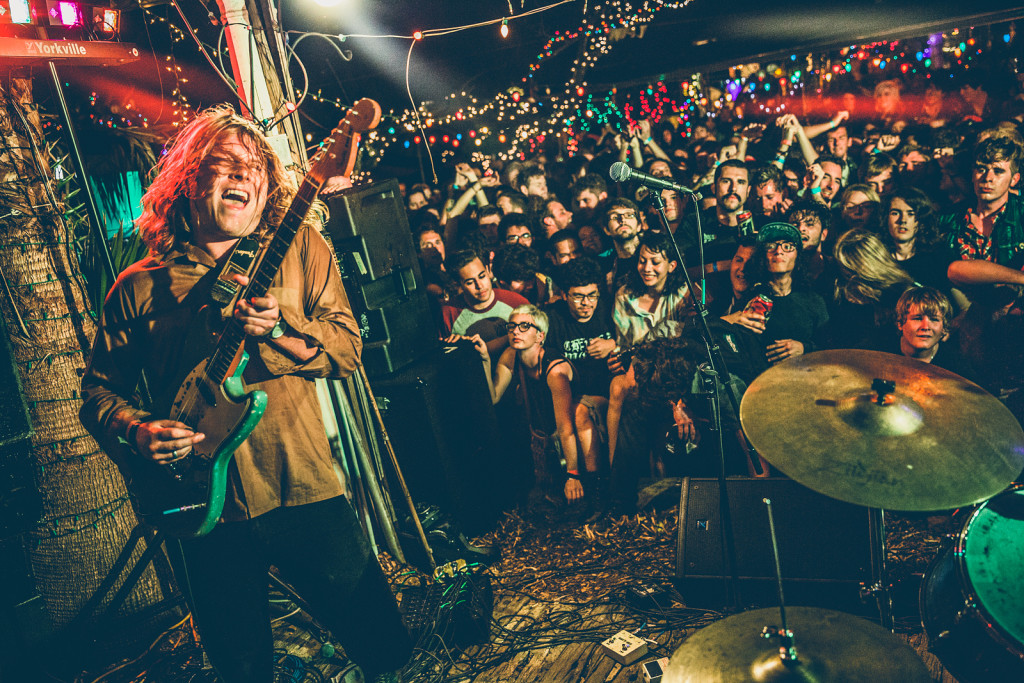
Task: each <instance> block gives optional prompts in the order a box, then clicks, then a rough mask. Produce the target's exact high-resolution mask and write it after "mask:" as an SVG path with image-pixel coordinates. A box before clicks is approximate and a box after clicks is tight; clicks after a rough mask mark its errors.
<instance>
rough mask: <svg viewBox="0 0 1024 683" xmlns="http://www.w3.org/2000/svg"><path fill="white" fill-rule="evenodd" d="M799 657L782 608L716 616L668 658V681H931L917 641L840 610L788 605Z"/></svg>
mask: <svg viewBox="0 0 1024 683" xmlns="http://www.w3.org/2000/svg"><path fill="white" fill-rule="evenodd" d="M786 617H787V619H786V622H787V624H786V625H787V626H788V627H789V630H790V631H792V632H793V645H794V646H795V647H796V651H797V661H796V662H789V663H783V661H782V659H781V657H780V656H779V646H780V640H779V638H778V637H777V636H773V637H771V638H765V637H764V636H762V635H761V633H762V630H763V628H764V627H765V626H770V627H773V628H775V627H778V626H779V624H780V621H779V610H778V608H768V609H758V610H753V611H751V612H744V613H743V614H736V615H733V616H731V617H727V618H725V619H722V620H721V621H716V622H715V623H713V624H711V625H710V626H706V627H705V628H702V629H701V630H699V631H697V632H696V633H694V634H693V635H692V636H690V637H689V638H687V639H686V641H685V642H684V643H683V644H682V645H680V646H679V649H677V650H676V651H675V653H674V654H673V655H672V658H671V659H670V660H669V663H668V668H667V669H666V670H665V676H664V678H662V683H740V682H741V681H742V682H748V681H749V682H751V683H760V682H762V681H772V682H773V683H774V682H779V683H782V682H786V681H807V682H811V681H813V682H819V681H820V682H822V683H824V681H843V682H844V683H878V681H900V683H929V682H930V681H931V680H932V677H931V675H930V674H929V673H928V669H927V667H925V665H924V662H922V661H921V659H920V657H918V655H917V653H916V652H914V649H913V648H911V647H910V646H909V645H907V644H906V643H904V642H903V641H901V640H900V639H899V638H897V637H896V636H894V635H893V634H891V633H889V632H888V631H886V630H885V629H884V628H882V627H881V626H877V625H875V624H872V623H871V622H870V621H867V620H865V619H861V618H860V617H855V616H853V615H850V614H844V613H842V612H835V611H833V610H827V609H816V608H813V607H787V608H786Z"/></svg>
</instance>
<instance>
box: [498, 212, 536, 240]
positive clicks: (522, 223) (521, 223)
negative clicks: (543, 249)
mask: <svg viewBox="0 0 1024 683" xmlns="http://www.w3.org/2000/svg"><path fill="white" fill-rule="evenodd" d="M498 235H499V236H500V239H501V242H502V243H504V244H521V245H523V246H524V247H529V248H531V249H532V248H533V232H532V231H531V230H530V221H529V219H527V218H526V216H525V214H521V213H510V214H508V215H506V216H505V217H504V218H502V219H501V222H500V223H499V224H498Z"/></svg>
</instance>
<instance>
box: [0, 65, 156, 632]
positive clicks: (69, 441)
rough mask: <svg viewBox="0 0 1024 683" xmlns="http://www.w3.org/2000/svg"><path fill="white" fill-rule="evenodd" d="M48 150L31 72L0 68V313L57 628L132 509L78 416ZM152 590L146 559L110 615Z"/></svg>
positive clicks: (81, 301) (69, 308) (73, 298)
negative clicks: (25, 418) (20, 395)
mask: <svg viewBox="0 0 1024 683" xmlns="http://www.w3.org/2000/svg"><path fill="white" fill-rule="evenodd" d="M46 157H47V146H46V144H45V142H44V139H43V133H42V128H41V125H40V117H39V113H38V110H37V107H36V105H35V103H34V101H33V95H32V82H31V80H30V79H28V78H22V77H18V76H13V77H7V78H5V79H4V81H3V82H0V274H2V278H0V313H2V315H3V317H4V320H5V321H6V324H7V329H8V330H9V331H10V335H11V346H12V347H13V350H14V351H13V353H14V361H15V364H16V366H17V367H18V369H19V373H20V376H21V381H22V386H23V392H24V399H25V401H26V403H27V405H28V408H29V416H30V418H31V422H32V426H33V428H34V430H35V433H34V435H33V436H32V437H31V454H32V458H33V461H34V464H35V466H36V470H35V473H36V485H37V488H38V490H39V493H40V496H41V498H42V514H41V516H40V519H39V522H38V525H37V526H36V527H35V528H34V529H32V530H31V531H29V532H28V533H27V534H26V535H25V537H24V538H25V543H26V545H27V548H28V552H29V556H30V558H31V563H32V569H33V572H34V575H35V580H36V589H37V591H38V592H39V594H40V595H41V596H42V597H43V600H44V602H45V604H46V607H47V611H48V612H49V615H50V617H51V620H52V622H53V625H54V626H55V627H57V628H60V627H62V626H65V625H67V624H68V623H69V622H70V621H71V620H72V619H73V618H74V617H75V616H76V615H77V614H78V613H79V611H80V610H81V608H82V606H83V604H85V603H86V602H87V601H88V600H89V598H90V597H91V596H92V595H93V594H94V593H95V591H96V588H97V586H98V585H99V584H100V583H101V582H102V581H103V580H104V578H106V576H107V574H108V573H109V572H110V570H111V567H112V566H113V565H114V562H115V560H116V558H117V557H118V554H119V553H120V552H121V550H122V548H123V547H124V545H125V542H126V540H127V539H128V537H129V534H130V532H131V531H132V529H133V528H134V527H135V524H136V518H135V513H134V510H133V509H132V506H131V504H130V502H129V501H128V494H127V492H126V490H125V485H124V480H123V479H122V478H121V475H120V473H119V472H118V470H117V467H116V466H115V465H114V463H113V462H112V461H111V460H110V458H108V457H107V456H106V454H105V453H103V451H101V450H100V448H99V446H98V445H97V443H96V442H95V441H94V440H93V438H92V437H91V436H89V434H88V433H87V432H86V431H85V429H84V428H83V427H82V425H81V423H80V422H79V420H78V410H79V408H80V407H81V403H82V401H81V397H80V388H81V377H82V374H83V371H84V369H85V365H86V360H87V357H86V356H87V354H88V352H89V349H90V348H91V343H92V339H93V336H94V335H95V332H96V324H95V322H94V320H93V318H92V317H91V315H90V313H89V310H88V306H89V304H88V301H87V300H86V298H85V296H84V292H85V290H84V286H83V280H82V275H81V270H80V267H79V263H78V260H77V258H76V256H75V255H74V253H73V245H72V244H71V239H72V234H71V230H70V228H69V227H68V225H66V224H65V222H64V220H63V214H64V211H65V207H64V206H63V205H61V204H60V203H59V201H58V200H57V198H56V197H55V196H54V193H53V192H54V184H53V182H52V180H51V175H52V174H51V172H50V164H49V159H48V158H46ZM142 549H143V548H142V547H141V546H140V547H139V548H138V549H137V550H136V552H135V557H136V558H137V557H138V555H139V554H141V551H142ZM118 584H120V580H119V582H118ZM162 592H163V591H162V589H161V585H160V582H159V581H158V579H157V576H156V572H154V571H153V569H152V568H149V569H147V571H146V572H145V573H144V574H143V576H142V578H141V579H140V580H139V582H138V584H137V586H136V587H135V589H134V590H133V591H132V592H131V593H130V595H129V597H128V598H127V600H126V601H125V603H124V605H123V606H122V607H121V608H120V610H119V612H118V614H119V615H130V614H134V613H137V612H139V611H141V610H142V609H144V608H145V607H147V606H150V605H152V604H154V603H156V602H158V601H159V600H160V599H161V598H162ZM98 635H100V634H93V636H94V637H96V636H98ZM147 635H151V634H144V633H137V634H136V636H137V637H139V638H143V637H146V636H147Z"/></svg>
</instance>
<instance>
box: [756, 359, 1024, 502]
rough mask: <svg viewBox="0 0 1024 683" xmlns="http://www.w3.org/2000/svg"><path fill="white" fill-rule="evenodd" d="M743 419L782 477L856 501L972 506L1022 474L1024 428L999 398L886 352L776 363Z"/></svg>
mask: <svg viewBox="0 0 1024 683" xmlns="http://www.w3.org/2000/svg"><path fill="white" fill-rule="evenodd" d="M882 382H890V383H891V384H890V385H889V386H885V385H884V384H882ZM879 392H881V395H882V397H883V400H882V403H881V404H879V402H878V397H879ZM740 422H741V424H742V425H743V429H744V431H745V432H746V434H747V437H748V438H749V439H750V442H751V443H752V444H753V445H754V448H756V449H757V451H758V452H759V453H760V454H761V455H762V456H764V458H765V460H767V461H768V462H770V463H771V464H773V465H775V467H777V468H779V469H780V470H781V471H782V472H783V473H785V474H786V475H788V476H789V477H791V478H793V479H795V480H797V481H798V482H800V483H801V484H803V485H804V486H807V487H808V488H811V489H814V490H815V491H818V492H819V493H823V494H825V495H827V496H831V497H833V498H838V499H839V500H843V501H846V502H848V503H854V504H856V505H866V506H869V507H877V508H886V509H890V510H915V511H927V510H942V509H947V508H954V507H961V506H965V505H972V504H974V503H978V502H980V501H983V500H986V499H987V498H990V497H992V496H993V495H995V494H997V493H999V492H1000V491H1002V490H1003V489H1004V488H1006V486H1007V485H1008V484H1010V483H1011V482H1012V481H1013V480H1014V478H1015V477H1016V476H1017V475H1018V474H1020V472H1021V470H1022V469H1024V431H1022V430H1021V427H1020V425H1019V424H1018V423H1017V420H1016V419H1014V417H1013V415H1012V414H1011V413H1010V411H1009V410H1007V409H1006V407H1005V406H1003V404H1001V403H1000V402H999V400H998V399H996V398H995V397H994V396H992V395H991V394H989V393H987V392H986V391H985V390H984V389H982V388H981V387H979V386H978V385H976V384H974V383H972V382H969V381H967V380H965V379H963V378H962V377H960V376H959V375H955V374H953V373H952V372H949V371H948V370H943V369H942V368H939V367H935V366H933V365H931V364H930V363H922V362H921V361H918V360H914V359H912V358H905V357H903V356H897V355H893V354H890V353H880V352H875V351H854V350H848V349H845V350H839V351H818V352H815V353H810V354H807V355H804V356H798V357H796V358H793V359H791V360H788V361H786V362H785V363H780V364H779V365H776V366H774V367H772V368H770V369H768V370H767V371H766V372H764V373H762V374H761V375H760V376H759V377H758V378H757V379H755V380H754V381H753V382H752V383H751V384H750V386H749V387H748V388H747V392H746V393H745V394H744V396H743V401H742V403H741V404H740Z"/></svg>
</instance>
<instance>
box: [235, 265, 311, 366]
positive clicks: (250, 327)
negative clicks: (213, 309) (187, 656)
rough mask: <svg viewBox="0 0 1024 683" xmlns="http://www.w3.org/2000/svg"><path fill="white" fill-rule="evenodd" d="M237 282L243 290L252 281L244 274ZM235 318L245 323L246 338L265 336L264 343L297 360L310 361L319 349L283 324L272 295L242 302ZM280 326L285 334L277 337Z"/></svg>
mask: <svg viewBox="0 0 1024 683" xmlns="http://www.w3.org/2000/svg"><path fill="white" fill-rule="evenodd" d="M234 280H235V282H237V283H238V284H239V285H241V286H242V287H245V286H247V285H248V284H249V278H247V277H246V276H244V275H235V276H234ZM234 316H235V319H236V320H238V321H239V322H240V323H242V325H243V327H242V329H243V330H245V333H246V334H247V335H249V336H251V337H263V338H264V340H265V341H268V342H271V343H273V344H275V345H276V346H278V347H279V348H280V349H281V350H282V351H283V352H285V353H286V354H288V355H289V356H291V357H292V358H293V359H294V360H297V361H299V362H304V361H307V360H309V359H311V358H312V357H313V356H315V355H316V354H317V351H318V350H319V349H318V347H316V346H313V345H310V344H309V342H308V341H307V340H306V338H305V337H303V336H301V335H298V334H296V333H295V332H294V331H292V330H291V329H290V328H288V327H287V325H284V320H283V318H282V317H281V309H280V308H279V307H278V303H277V299H276V298H275V297H274V295H273V294H271V293H269V292H268V293H267V295H266V296H262V297H253V298H252V299H239V300H238V303H237V304H236V305H235V312H234ZM279 325H281V326H282V327H283V331H282V332H281V333H280V334H279V335H277V336H275V335H274V334H273V332H274V329H275V328H277V327H278V326H279Z"/></svg>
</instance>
